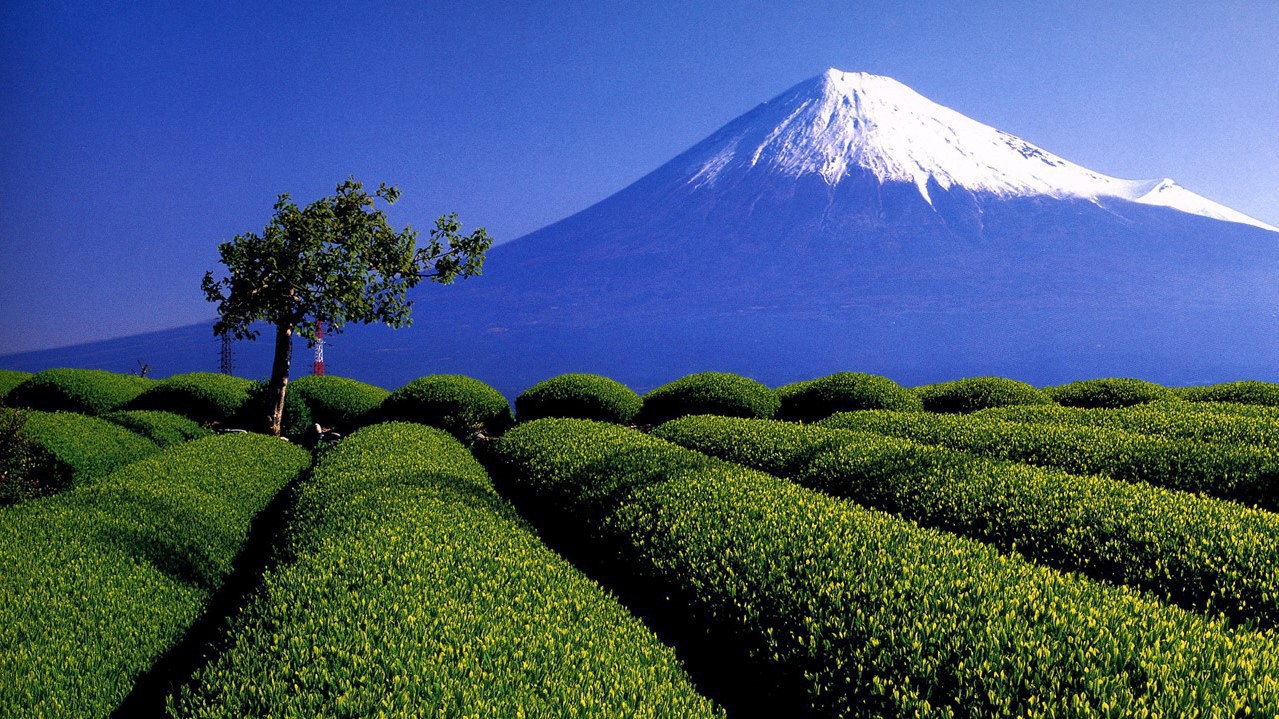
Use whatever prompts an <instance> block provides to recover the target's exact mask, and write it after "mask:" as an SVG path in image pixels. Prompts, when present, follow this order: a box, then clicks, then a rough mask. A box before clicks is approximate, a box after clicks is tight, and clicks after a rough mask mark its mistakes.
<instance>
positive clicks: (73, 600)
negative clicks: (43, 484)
mask: <svg viewBox="0 0 1279 719" xmlns="http://www.w3.org/2000/svg"><path fill="white" fill-rule="evenodd" d="M309 461H310V457H309V455H308V454H307V453H306V452H305V451H303V450H301V449H298V448H296V447H293V446H291V445H288V444H285V443H282V442H280V441H278V440H275V439H271V438H268V437H262V436H258V435H230V436H222V437H210V438H208V439H203V440H197V441H194V442H189V443H187V444H182V445H178V446H176V447H173V448H171V449H169V450H167V451H165V452H162V453H160V454H157V455H155V456H152V457H149V458H147V459H144V460H142V461H140V462H136V463H134V464H131V465H129V466H128V467H126V468H124V469H121V470H119V471H117V472H115V473H113V474H111V475H108V476H106V477H102V478H101V479H98V480H97V481H95V482H93V483H91V484H89V485H86V486H82V487H77V488H74V489H72V490H71V491H68V492H66V493H64V494H60V495H57V496H54V497H47V498H44V499H36V500H32V501H30V502H26V503H24V504H20V505H17V506H14V507H8V508H4V509H2V510H0V566H2V567H3V568H4V569H3V571H0V716H5V717H10V716H11V717H33V718H34V717H50V718H52V717H77V718H79V717H86V718H87V717H105V716H108V715H109V714H111V712H112V711H114V710H115V708H116V706H117V705H118V704H119V702H120V701H121V700H122V699H123V698H124V697H125V696H126V695H127V694H128V693H129V691H130V690H131V689H132V687H133V682H134V679H135V678H136V677H137V676H138V675H139V674H140V673H142V672H144V671H146V670H147V668H148V667H150V666H151V664H152V662H153V661H154V660H155V658H156V657H158V656H160V655H161V654H162V653H163V652H164V651H165V650H167V649H168V648H169V647H170V646H171V645H172V644H173V643H174V642H176V641H177V640H178V639H179V638H181V636H182V634H183V632H184V631H186V629H187V627H188V626H189V625H190V624H191V622H193V621H194V620H195V619H196V618H197V617H198V616H199V615H200V613H201V612H202V611H203V609H204V606H205V604H206V602H207V601H208V599H209V597H210V596H211V594H212V593H213V592H215V591H216V590H217V589H218V587H219V586H221V584H222V582H223V580H224V579H225V578H226V576H227V575H228V574H229V573H230V571H231V568H232V564H233V562H234V560H235V557H236V555H237V554H238V553H239V551H240V549H241V547H242V546H243V544H244V542H245V540H246V538H247V536H248V532H249V524H250V522H251V521H252V519H253V517H254V515H255V514H257V512H258V511H260V510H261V509H262V508H263V507H265V506H266V505H267V503H269V502H270V501H271V498H272V497H274V496H275V494H276V493H277V492H278V491H279V490H280V488H281V487H283V486H284V484H285V483H287V482H288V481H289V480H291V479H293V478H294V477H295V476H297V474H298V473H299V472H301V471H302V470H303V469H304V468H305V467H306V466H307V465H308V464H309Z"/></svg>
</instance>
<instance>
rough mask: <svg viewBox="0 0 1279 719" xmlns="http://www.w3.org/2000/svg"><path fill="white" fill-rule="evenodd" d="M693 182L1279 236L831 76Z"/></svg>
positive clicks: (763, 121) (949, 113)
mask: <svg viewBox="0 0 1279 719" xmlns="http://www.w3.org/2000/svg"><path fill="white" fill-rule="evenodd" d="M688 159H689V161H690V162H689V165H688V168H687V172H688V175H689V182H691V183H692V184H693V185H694V186H697V187H706V188H714V187H715V186H716V184H717V183H719V182H721V181H725V180H726V178H729V177H731V176H733V175H734V174H736V173H742V172H748V171H750V170H752V169H754V168H757V167H758V168H763V169H765V170H767V171H770V172H775V173H778V174H781V175H788V176H792V177H801V176H804V175H816V176H820V177H821V178H822V180H823V181H825V182H826V183H827V184H829V185H832V186H833V185H838V184H839V183H840V182H841V181H843V180H844V179H845V178H847V177H849V176H850V175H852V174H854V173H856V172H857V171H859V170H860V171H864V172H869V173H871V174H872V175H874V177H875V178H876V179H878V180H879V181H880V182H906V183H910V184H913V185H914V186H915V187H916V188H918V190H919V193H920V195H921V196H922V197H923V198H924V199H925V200H927V201H929V202H931V197H930V191H929V187H930V185H936V186H939V187H941V188H942V189H945V190H950V189H952V188H963V189H965V190H968V191H971V192H977V193H989V194H991V195H994V196H996V197H1001V198H1007V197H1014V196H1027V195H1042V196H1047V197H1056V198H1065V197H1071V198H1081V199H1086V200H1090V201H1093V202H1097V203H1099V204H1102V203H1104V202H1105V201H1106V200H1108V199H1120V200H1126V201H1129V202H1138V203H1143V204H1149V205H1161V206H1164V207H1170V208H1173V209H1176V210H1181V211H1182V212H1188V213H1191V214H1195V215H1202V216H1204V217H1211V218H1213V219H1218V220H1226V221H1229V222H1239V223H1244V224H1249V225H1254V226H1257V227H1261V228H1263V229H1267V230H1273V231H1276V232H1279V229H1276V228H1274V227H1271V226H1270V225H1267V224H1265V223H1263V222H1260V221H1258V220H1255V219H1253V218H1251V217H1248V216H1247V215H1244V214H1243V213H1240V212H1237V211H1235V210H1232V209H1230V208H1228V207H1225V206H1223V205H1220V204H1218V203H1216V202H1213V201H1212V200H1209V199H1207V198H1204V197H1200V196H1199V195H1196V194H1194V193H1193V192H1190V191H1189V190H1186V189H1185V188H1183V187H1181V186H1179V185H1178V184H1177V183H1176V182H1174V181H1172V180H1170V179H1166V178H1165V179H1159V180H1121V179H1118V178H1115V177H1109V176H1106V175H1103V174H1101V173H1098V172H1094V171H1092V170H1089V169H1087V168H1085V167H1080V166H1079V165H1076V164H1074V163H1072V162H1070V161H1068V160H1065V159H1062V158H1061V157H1058V156H1057V155H1054V154H1052V153H1051V152H1048V151H1046V150H1044V149H1042V148H1039V147H1036V146H1035V145H1033V144H1031V143H1029V142H1026V141H1025V140H1023V139H1021V138H1019V137H1016V136H1014V135H1010V134H1008V133H1006V132H1003V131H1001V130H996V129H995V128H993V127H989V126H987V125H983V124H981V123H979V122H977V121H975V120H972V119H970V118H968V117H966V116H964V115H961V114H960V113H958V112H955V111H954V110H951V109H949V108H946V107H943V106H941V105H938V104H937V103H935V102H933V101H931V100H929V99H928V98H926V97H924V96H923V95H920V94H919V93H917V92H915V91H914V90H912V89H910V88H909V87H907V86H905V85H903V84H902V83H900V82H897V81H896V80H893V79H892V78H888V77H882V76H879V75H870V74H867V73H861V72H842V71H840V70H835V69H830V70H827V71H826V72H825V73H823V74H821V75H819V76H817V77H815V78H813V79H811V80H808V81H806V82H803V83H800V84H799V85H796V86H795V87H793V88H791V89H790V90H789V91H787V92H785V93H783V94H782V95H780V96H779V97H777V98H776V99H774V100H772V101H770V102H767V103H765V104H763V105H760V106H759V107H757V108H756V109H755V110H753V111H751V112H750V113H747V114H746V115H744V116H742V117H741V118H739V119H738V120H736V121H734V122H733V123H731V124H730V125H728V126H727V127H725V128H724V129H722V130H721V131H720V132H718V133H716V134H715V135H714V136H713V137H712V138H710V139H709V140H707V141H706V142H704V143H702V144H700V145H699V146H698V147H697V148H696V149H695V150H694V151H693V152H692V153H691V156H690V157H689V158H688Z"/></svg>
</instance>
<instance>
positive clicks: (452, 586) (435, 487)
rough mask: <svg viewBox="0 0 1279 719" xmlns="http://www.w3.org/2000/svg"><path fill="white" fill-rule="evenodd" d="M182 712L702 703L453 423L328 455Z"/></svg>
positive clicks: (379, 437)
mask: <svg viewBox="0 0 1279 719" xmlns="http://www.w3.org/2000/svg"><path fill="white" fill-rule="evenodd" d="M294 515H295V519H294V521H293V522H292V523H291V524H290V526H289V527H288V529H287V530H286V535H285V540H286V541H285V546H284V549H283V551H282V555H285V556H288V557H289V560H288V561H286V562H284V563H281V564H279V565H277V566H276V567H275V568H273V569H272V570H270V571H269V572H268V574H267V575H266V577H265V578H264V580H263V583H262V590H261V591H260V592H259V593H258V594H257V595H256V596H255V597H254V598H253V599H252V600H251V602H250V604H249V605H248V607H247V608H246V609H245V610H244V611H243V612H242V613H241V614H240V615H239V616H238V617H237V618H236V619H235V620H234V623H233V625H232V627H231V629H230V631H231V635H230V637H229V640H230V641H229V647H230V648H229V649H228V650H227V651H226V652H225V653H223V654H222V655H221V656H219V657H217V658H216V659H215V660H214V661H212V662H211V663H210V664H208V665H207V666H206V667H205V668H203V669H202V670H201V671H199V672H198V673H197V675H196V676H195V677H194V680H193V682H192V683H191V684H189V685H188V686H186V687H184V688H182V689H181V690H180V691H179V692H178V693H177V694H176V697H175V698H174V700H173V701H172V702H171V704H170V710H171V714H172V715H173V716H179V717H228V718H232V717H234V718H236V719H238V718H239V717H246V716H266V715H278V716H299V717H352V716H397V717H398V716H458V717H517V716H532V717H541V716H545V717H552V716H583V717H672V718H675V717H709V716H716V715H717V714H718V712H716V711H715V709H714V707H713V706H712V705H711V703H710V702H709V701H708V700H706V699H705V698H703V697H701V696H699V695H698V694H697V693H696V691H695V690H694V689H693V687H692V686H691V685H690V683H689V680H688V678H687V676H685V674H684V672H683V670H682V669H681V667H680V665H679V663H678V661H677V660H676V658H675V655H674V652H673V651H671V650H670V649H669V648H667V647H665V646H663V645H662V644H661V643H660V642H659V641H658V640H657V638H656V637H655V636H653V634H652V633H651V632H650V631H649V630H648V629H647V628H646V627H645V626H644V625H643V624H642V623H640V622H639V620H637V619H635V618H634V617H633V616H631V615H630V614H628V613H627V611H626V610H625V609H623V608H622V607H621V605H619V604H618V603H617V602H616V600H614V599H613V598H612V597H611V596H610V595H609V594H608V593H606V592H605V591H603V590H602V589H601V588H600V587H599V586H598V585H596V584H594V583H592V582H591V581H590V580H588V579H586V577H584V576H583V575H582V574H581V573H579V572H578V571H577V570H575V569H574V568H573V567H572V566H571V565H570V564H568V562H566V561H565V560H563V559H561V558H560V557H559V556H558V555H556V554H555V553H554V552H552V551H551V550H550V549H548V548H547V547H546V546H545V545H544V544H542V543H541V541H540V540H539V539H538V537H537V535H536V534H534V533H533V532H532V530H531V529H530V528H529V527H528V526H527V525H526V524H525V523H524V522H523V520H521V519H520V518H519V517H518V515H516V514H515V512H514V511H513V510H512V508H511V507H510V505H509V504H507V503H506V502H505V501H504V500H503V499H501V497H499V496H498V495H497V493H496V492H494V491H493V488H492V485H491V483H490V481H489V478H488V476H487V475H486V474H485V472H484V470H483V469H482V468H481V467H480V465H479V464H478V463H477V462H476V461H475V459H474V458H473V457H472V456H471V454H470V453H469V452H468V451H467V450H466V449H465V448H464V447H463V446H462V445H461V444H460V443H459V442H458V441H457V440H456V439H454V438H453V437H451V436H449V435H447V434H445V433H444V432H442V431H440V430H438V429H434V428H431V427H423V426H421V425H413V424H400V423H394V424H392V423H387V424H380V425H377V426H373V427H368V428H365V429H362V430H360V431H358V432H356V433H355V434H353V435H352V436H350V437H348V438H347V439H345V440H343V442H342V443H341V444H339V445H337V446H336V447H335V448H333V449H332V450H330V451H329V452H328V453H327V454H325V455H324V456H323V458H322V460H321V461H320V463H319V465H318V466H317V467H316V469H315V471H314V473H313V475H312V477H311V478H310V480H309V481H308V482H306V483H303V484H302V486H301V487H300V488H299V495H298V500H297V508H296V511H295V512H294Z"/></svg>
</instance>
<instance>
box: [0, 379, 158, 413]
mask: <svg viewBox="0 0 1279 719" xmlns="http://www.w3.org/2000/svg"><path fill="white" fill-rule="evenodd" d="M153 384H155V383H154V382H153V381H151V380H149V379H143V378H141V377H135V376H133V375H131V374H116V373H114V372H104V371H103V370H98V369H47V370H44V371H43V372H37V373H35V374H34V375H32V376H31V377H29V378H27V379H26V381H24V382H23V383H22V384H19V385H18V386H17V387H14V388H13V389H12V390H11V391H10V392H9V395H8V397H7V400H6V402H7V403H8V404H9V405H11V406H14V407H28V408H30V409H40V410H47V411H51V412H56V411H65V412H80V413H82V414H106V413H107V412H110V411H112V410H115V409H118V408H120V407H122V406H124V405H125V404H126V403H127V402H129V401H131V400H132V399H133V398H135V397H137V396H138V395H139V394H141V393H142V392H143V391H144V390H146V389H147V388H148V387H151V386H152V385H153Z"/></svg>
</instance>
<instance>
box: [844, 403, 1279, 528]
mask: <svg viewBox="0 0 1279 719" xmlns="http://www.w3.org/2000/svg"><path fill="white" fill-rule="evenodd" d="M822 425H823V426H826V427H830V428H834V429H853V430H859V431H863V432H873V433H875V434H883V435H888V436H892V437H900V438H903V439H911V440H914V441H916V442H921V443H924V444H937V445H942V446H944V447H949V448H950V449H958V450H962V451H965V452H974V453H976V454H981V455H986V456H989V457H997V458H1001V459H1008V460H1012V461H1014V462H1025V463H1026V464H1034V465H1038V466H1041V467H1055V468H1057V469H1062V470H1065V471H1067V472H1070V473H1071V474H1102V475H1106V476H1108V477H1113V478H1115V479H1121V480H1124V481H1130V482H1146V483H1148V484H1153V485H1156V486H1160V487H1167V488H1169V489H1179V490H1185V491H1189V492H1196V493H1199V494H1205V495H1208V496H1211V497H1217V498H1219V499H1228V500H1232V501H1237V502H1241V503H1243V504H1250V505H1258V506H1261V507H1263V508H1265V509H1276V508H1279V455H1277V454H1276V452H1275V451H1274V450H1270V449H1266V448H1264V447H1248V446H1244V445H1228V444H1211V443H1208V442H1196V441H1192V440H1184V439H1179V440H1174V439H1167V438H1165V437H1154V436H1149V435H1141V434H1134V433H1132V432H1125V431H1123V430H1118V429H1104V428H1100V427H1085V426H1070V425H1061V424H1018V423H1016V422H1005V421H1003V420H998V419H989V418H985V417H982V416H981V415H974V416H962V417H956V416H947V415H921V414H919V413H906V412H848V413H844V414H837V415H834V416H832V417H830V418H829V419H826V420H823V422H822Z"/></svg>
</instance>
